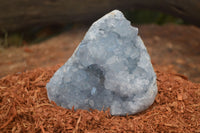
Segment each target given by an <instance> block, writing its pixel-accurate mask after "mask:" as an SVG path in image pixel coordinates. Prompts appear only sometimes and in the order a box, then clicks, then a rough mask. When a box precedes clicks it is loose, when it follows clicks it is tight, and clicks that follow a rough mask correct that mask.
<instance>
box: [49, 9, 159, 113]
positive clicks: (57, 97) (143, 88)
mask: <svg viewBox="0 0 200 133" xmlns="http://www.w3.org/2000/svg"><path fill="white" fill-rule="evenodd" d="M137 34H138V29H137V28H135V27H132V26H131V24H130V22H129V21H128V20H126V18H125V17H124V15H123V14H122V13H121V12H120V11H118V10H114V11H112V12H110V13H108V14H106V15H105V16H103V17H102V18H100V19H99V20H98V21H96V22H95V23H93V24H92V26H91V27H90V29H89V30H88V32H87V33H86V35H85V37H84V39H83V41H82V42H81V43H80V44H79V46H78V47H77V49H76V50H75V52H74V54H73V55H72V57H71V58H70V59H69V60H68V61H67V62H66V63H65V64H64V65H63V66H62V67H61V68H60V69H58V71H57V72H56V73H55V74H54V76H53V77H52V78H51V80H50V82H49V83H48V84H47V86H46V88H47V93H48V98H49V100H51V101H55V102H56V103H57V104H58V105H60V106H62V107H65V108H72V107H73V106H74V108H75V109H90V108H92V109H98V110H101V109H106V108H108V107H109V108H110V111H111V114H112V115H126V114H135V113H137V112H140V111H142V110H144V109H146V108H148V107H149V106H150V105H151V104H152V103H153V102H154V99H155V96H156V94H157V84H156V74H155V72H154V70H153V67H152V64H151V61H150V57H149V55H148V53H147V50H146V48H145V46H144V44H143V42H142V40H141V38H140V37H139V36H138V35H137Z"/></svg>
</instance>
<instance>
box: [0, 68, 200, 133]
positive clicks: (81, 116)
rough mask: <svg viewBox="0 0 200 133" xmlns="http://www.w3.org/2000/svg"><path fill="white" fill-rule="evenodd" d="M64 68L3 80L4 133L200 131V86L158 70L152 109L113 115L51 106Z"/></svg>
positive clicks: (0, 120) (0, 113)
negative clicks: (50, 87) (51, 84)
mask: <svg viewBox="0 0 200 133" xmlns="http://www.w3.org/2000/svg"><path fill="white" fill-rule="evenodd" d="M59 67H60V66H56V67H52V68H45V69H41V68H40V69H35V70H33V71H30V72H26V73H21V74H15V75H12V76H7V77H4V78H2V79H0V132H31V133H33V132H42V133H45V132H50V133H51V132H55V133H57V132H73V133H75V132H86V133H98V132H99V133H104V132H107V133H111V132H113V133H116V132H124V133H127V132H130V133H132V132H145V133H153V132H187V133H195V132H196V133H199V132H200V113H199V111H200V103H199V101H200V84H194V83H192V82H190V81H188V80H187V78H185V77H184V76H182V75H178V74H169V73H163V72H162V71H160V70H159V69H156V73H157V85H158V94H157V96H156V100H155V102H154V104H153V105H152V106H151V107H150V108H148V109H147V110H145V111H143V112H141V113H139V114H137V115H129V116H111V115H110V113H109V110H107V111H106V112H103V111H97V110H93V111H91V112H88V111H86V110H77V111H74V110H73V108H72V109H64V108H62V107H59V106H56V105H55V104H54V103H50V102H49V100H48V98H47V92H46V88H45V85H46V83H47V82H48V81H49V79H50V78H51V76H52V75H53V74H54V72H55V71H56V70H57V69H58V68H59Z"/></svg>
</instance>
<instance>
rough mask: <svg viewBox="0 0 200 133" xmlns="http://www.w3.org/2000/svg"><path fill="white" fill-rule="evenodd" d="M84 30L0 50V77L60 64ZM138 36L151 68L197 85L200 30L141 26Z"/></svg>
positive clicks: (198, 79) (78, 40)
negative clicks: (186, 78) (184, 78)
mask: <svg viewBox="0 0 200 133" xmlns="http://www.w3.org/2000/svg"><path fill="white" fill-rule="evenodd" d="M86 30H87V29H86V28H80V27H78V28H74V29H72V30H70V31H66V32H65V33H62V34H60V35H58V36H55V37H53V38H51V39H49V40H47V41H44V42H41V43H39V44H36V45H31V46H24V47H20V48H8V49H2V50H1V51H0V77H3V76H6V75H8V74H12V73H17V72H24V71H27V70H31V69H33V68H38V67H45V66H54V65H56V64H58V63H64V62H66V61H67V59H68V58H69V57H70V56H71V54H72V53H73V51H74V50H75V48H76V47H77V45H78V44H79V43H80V41H81V40H82V38H83V36H84V34H85V32H86ZM139 31H140V35H141V37H142V39H143V41H144V43H145V45H146V46H147V48H148V51H149V53H150V56H151V59H152V62H153V65H154V66H157V65H159V66H160V69H162V70H163V71H168V72H175V73H176V72H178V73H180V74H183V75H185V76H187V77H188V78H189V80H191V81H193V82H200V76H199V75H200V28H197V27H195V26H181V25H172V24H168V25H164V26H158V25H142V26H139Z"/></svg>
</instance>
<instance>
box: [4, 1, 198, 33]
mask: <svg viewBox="0 0 200 133" xmlns="http://www.w3.org/2000/svg"><path fill="white" fill-rule="evenodd" d="M0 3H1V4H0V30H2V29H3V30H7V31H9V30H16V29H21V28H25V27H30V26H33V25H49V24H65V23H71V22H77V21H80V22H83V21H87V20H90V21H91V20H92V21H94V20H95V19H97V18H99V17H101V16H102V15H103V14H105V13H108V12H109V11H111V10H113V9H120V10H125V9H130V8H137V9H140V8H145V9H154V10H160V11H164V12H166V13H169V14H171V15H174V16H178V17H181V18H183V19H184V20H186V21H187V22H189V23H191V24H195V25H198V26H200V15H199V13H200V0H41V1H38V0H31V1H30V0H0Z"/></svg>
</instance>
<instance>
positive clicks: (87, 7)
mask: <svg viewBox="0 0 200 133" xmlns="http://www.w3.org/2000/svg"><path fill="white" fill-rule="evenodd" d="M0 1H1V5H0V78H1V77H4V76H6V75H8V74H14V73H21V72H25V71H28V70H32V69H35V68H39V67H48V66H54V65H56V64H63V63H64V62H66V61H67V59H68V58H69V57H70V56H71V55H72V53H73V51H74V49H75V48H76V47H77V46H78V44H79V43H80V41H81V40H82V38H83V37H84V34H85V33H86V31H87V29H88V28H89V27H90V25H91V24H92V23H93V22H94V21H96V20H97V19H99V18H100V17H102V16H103V15H105V14H106V13H108V12H110V11H112V10H114V9H119V10H121V11H122V12H123V13H124V15H125V17H126V18H127V19H129V20H130V21H131V22H132V25H133V26H136V27H138V28H139V35H140V36H141V37H142V39H143V41H144V43H145V45H146V47H147V49H148V52H149V54H150V56H151V59H152V63H153V65H154V68H155V69H159V70H162V71H166V72H170V73H179V74H181V75H185V76H186V77H188V79H189V80H191V81H193V82H198V83H200V76H199V75H200V28H199V26H200V15H199V14H198V13H199V12H200V1H199V0H144V1H141V0H123V1H120V0H118V1H116V0H115V1H114V0H101V1H100V0H82V1H73V0H44V1H26V0H10V1H2V0H0Z"/></svg>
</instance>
